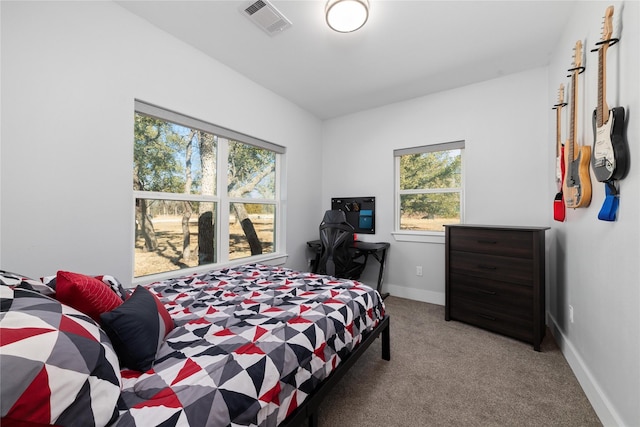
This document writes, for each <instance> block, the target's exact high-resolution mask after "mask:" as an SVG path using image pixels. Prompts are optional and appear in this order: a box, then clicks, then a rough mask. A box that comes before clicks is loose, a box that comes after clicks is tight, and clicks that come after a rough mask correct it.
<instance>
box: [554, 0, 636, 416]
mask: <svg viewBox="0 0 640 427" xmlns="http://www.w3.org/2000/svg"><path fill="white" fill-rule="evenodd" d="M608 5H614V16H613V27H614V36H615V37H619V38H620V42H619V43H618V44H616V45H614V46H612V47H610V48H609V49H608V53H607V70H606V71H607V76H608V78H607V91H606V94H607V103H608V104H609V107H610V108H612V107H616V106H622V107H624V108H625V110H626V114H627V120H628V128H627V130H626V132H627V140H628V142H629V147H630V151H631V169H630V172H629V175H628V176H627V177H626V178H625V179H624V180H622V181H620V191H621V196H620V208H619V211H618V218H617V220H616V221H615V222H606V221H599V220H598V219H597V216H598V212H599V211H600V208H601V206H602V202H603V201H604V197H605V190H604V184H602V183H599V182H598V181H596V180H595V178H594V176H593V174H591V183H592V188H593V197H592V202H591V205H590V206H589V207H588V208H584V209H576V210H568V212H567V220H566V222H564V223H557V222H554V224H553V226H554V230H553V231H554V236H555V242H554V245H553V246H552V249H553V250H554V252H553V253H552V260H554V261H555V262H554V264H553V265H551V269H550V270H551V272H550V274H551V275H552V280H551V281H550V289H549V293H548V295H549V298H548V299H549V301H550V306H549V317H548V319H549V322H548V324H549V326H550V327H552V328H553V329H554V330H555V331H554V334H555V336H556V337H557V338H558V340H559V341H560V342H561V344H562V346H563V351H564V353H565V356H566V357H567V360H568V361H569V363H570V364H571V366H572V368H573V370H574V372H576V375H577V376H578V379H579V380H580V381H581V383H582V385H583V388H584V389H585V391H586V392H587V394H588V395H589V397H590V398H591V401H592V403H593V404H594V406H595V407H596V410H597V412H598V415H600V417H601V419H602V421H603V422H604V423H605V425H626V426H637V425H638V424H639V423H640V405H639V404H638V403H639V402H640V315H639V312H640V291H639V287H640V286H639V284H640V270H639V267H638V260H640V243H639V240H638V236H639V231H640V230H639V225H640V201H639V196H640V186H639V184H640V180H639V166H640V154H639V151H638V141H639V140H640V124H639V122H638V111H639V110H640V96H639V95H640V88H639V86H638V83H639V78H638V76H640V67H639V59H638V52H640V41H639V39H640V36H639V32H638V31H639V26H640V19H639V16H640V11H639V7H638V6H639V3H638V2H637V1H631V2H602V1H599V2H581V3H580V7H579V8H577V9H576V13H575V14H574V16H573V19H572V20H571V22H569V23H568V24H567V26H566V32H565V34H564V35H563V37H562V39H561V40H559V42H558V48H557V49H556V51H555V52H554V55H553V58H552V61H551V65H550V67H549V83H550V84H549V86H548V87H547V92H548V96H549V99H550V100H552V99H555V98H556V93H557V92H556V91H557V88H558V86H559V85H560V83H564V84H565V86H567V85H568V80H569V79H568V78H566V77H565V76H566V75H567V69H568V68H570V65H571V62H572V55H573V50H572V49H573V47H574V46H575V43H576V41H577V40H582V43H583V49H584V51H585V52H586V53H585V57H584V65H585V66H586V70H585V72H584V73H583V74H582V75H581V76H580V78H579V81H578V91H579V95H578V101H579V108H578V140H579V141H580V142H581V143H582V144H585V145H589V146H592V144H593V130H592V122H591V115H592V113H593V110H594V109H595V106H596V104H597V88H598V83H597V78H598V54H597V53H591V52H590V50H591V49H593V48H594V47H595V43H596V42H597V41H599V40H600V38H601V28H602V26H601V25H602V17H603V15H604V13H605V10H606V8H607V6H608ZM552 115H553V113H552V112H550V120H553V123H555V116H554V117H553V118H551V116H552ZM552 135H555V128H553V129H550V130H549V133H548V139H551V138H554V137H555V136H552ZM549 186H550V188H552V189H555V186H554V184H553V183H551V182H550V183H549ZM552 191H555V190H552ZM569 305H572V306H573V309H574V322H573V323H571V322H570V321H569V317H568V306H569Z"/></svg>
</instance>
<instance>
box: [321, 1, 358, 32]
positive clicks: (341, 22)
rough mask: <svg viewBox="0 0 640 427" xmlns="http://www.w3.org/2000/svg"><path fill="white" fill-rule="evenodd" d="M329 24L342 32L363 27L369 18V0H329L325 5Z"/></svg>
mask: <svg viewBox="0 0 640 427" xmlns="http://www.w3.org/2000/svg"><path fill="white" fill-rule="evenodd" d="M325 16H326V18H327V24H328V25H329V26H330V27H331V28H332V29H333V30H335V31H338V32H340V33H350V32H352V31H355V30H357V29H358V28H360V27H362V26H363V25H364V24H365V22H367V19H368V18H369V0H329V1H327V6H326V7H325Z"/></svg>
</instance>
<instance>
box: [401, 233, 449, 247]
mask: <svg viewBox="0 0 640 427" xmlns="http://www.w3.org/2000/svg"><path fill="white" fill-rule="evenodd" d="M391 235H392V236H393V238H394V240H395V241H396V242H416V243H437V244H441V245H444V232H431V233H430V232H425V231H394V232H392V233H391Z"/></svg>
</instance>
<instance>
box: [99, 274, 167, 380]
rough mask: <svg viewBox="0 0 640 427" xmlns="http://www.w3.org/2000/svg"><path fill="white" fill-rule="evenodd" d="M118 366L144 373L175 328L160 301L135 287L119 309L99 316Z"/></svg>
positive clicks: (142, 288) (140, 287)
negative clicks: (114, 351) (115, 355)
mask: <svg viewBox="0 0 640 427" xmlns="http://www.w3.org/2000/svg"><path fill="white" fill-rule="evenodd" d="M100 320H101V322H102V327H103V329H104V330H105V332H106V333H107V335H108V336H109V338H110V339H111V342H112V343H113V348H114V349H115V350H116V354H117V355H118V357H119V358H120V363H121V364H122V365H123V366H126V367H127V368H129V369H135V370H138V371H141V372H145V371H147V370H149V369H150V368H151V366H152V365H153V362H154V360H155V358H156V353H157V352H158V349H159V348H160V346H161V345H162V343H163V341H164V338H165V337H166V336H167V334H168V333H169V332H171V330H172V329H173V327H174V324H173V320H172V319H171V316H170V315H169V312H167V309H166V308H165V307H164V305H162V303H161V302H160V300H159V299H158V298H157V297H156V296H155V295H154V294H152V293H151V292H149V290H147V289H146V288H144V287H142V286H138V287H137V288H136V289H135V290H134V291H133V294H131V296H130V297H129V299H127V300H126V301H125V302H123V303H122V305H120V306H119V307H118V308H116V309H115V310H113V311H110V312H108V313H103V314H101V315H100Z"/></svg>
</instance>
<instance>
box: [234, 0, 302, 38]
mask: <svg viewBox="0 0 640 427" xmlns="http://www.w3.org/2000/svg"><path fill="white" fill-rule="evenodd" d="M244 13H245V15H247V17H248V18H249V19H251V20H252V21H253V22H254V23H255V24H256V25H257V26H258V27H260V28H261V29H262V30H263V31H264V32H265V33H267V34H269V35H270V36H273V35H276V34H279V33H281V32H283V31H284V30H286V29H287V28H289V27H291V21H289V20H288V19H287V18H285V17H284V15H283V14H282V13H280V11H279V10H278V9H276V8H275V7H274V6H273V5H272V4H271V3H269V2H268V1H267V0H258V1H256V2H255V3H252V4H251V5H250V6H249V7H247V8H246V9H244Z"/></svg>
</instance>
